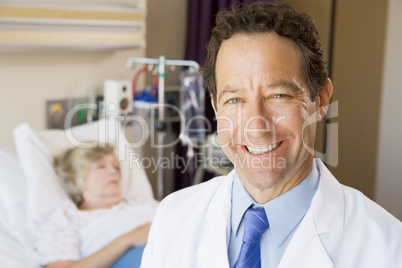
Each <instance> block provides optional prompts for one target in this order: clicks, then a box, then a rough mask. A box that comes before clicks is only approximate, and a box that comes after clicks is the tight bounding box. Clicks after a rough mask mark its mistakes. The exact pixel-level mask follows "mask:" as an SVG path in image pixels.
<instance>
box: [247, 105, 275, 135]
mask: <svg viewBox="0 0 402 268" xmlns="http://www.w3.org/2000/svg"><path fill="white" fill-rule="evenodd" d="M245 110H246V111H244V114H243V116H242V117H243V119H242V121H243V128H244V133H245V134H246V135H248V136H250V137H260V136H264V135H266V134H267V133H268V132H270V131H272V130H273V128H274V122H273V120H272V118H271V116H270V112H269V109H267V107H265V106H264V104H262V103H253V104H250V105H249V106H248V107H247V109H245Z"/></svg>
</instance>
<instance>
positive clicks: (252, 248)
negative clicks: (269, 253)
mask: <svg viewBox="0 0 402 268" xmlns="http://www.w3.org/2000/svg"><path fill="white" fill-rule="evenodd" d="M244 218H245V225H244V235H243V243H242V245H241V248H240V253H239V257H238V258H237V261H236V263H235V265H234V267H233V268H261V255H260V239H261V236H262V234H263V233H264V232H265V230H267V228H268V226H269V225H268V219H267V215H266V214H265V210H264V209H258V208H252V207H250V208H248V209H247V210H246V213H245V214H244Z"/></svg>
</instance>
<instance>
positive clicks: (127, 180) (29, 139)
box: [0, 120, 153, 268]
mask: <svg viewBox="0 0 402 268" xmlns="http://www.w3.org/2000/svg"><path fill="white" fill-rule="evenodd" d="M14 138H15V149H12V148H9V147H5V146H0V267H7V268H14V267H15V268H38V267H41V266H40V258H39V256H38V254H37V253H36V251H35V239H36V233H37V230H38V228H39V226H40V225H41V224H42V223H43V221H44V220H45V219H46V216H47V215H48V214H49V212H50V211H52V210H53V209H54V208H55V207H57V206H58V205H59V204H60V203H61V202H62V200H64V198H66V194H65V193H64V191H63V190H62V189H61V187H60V185H59V183H58V181H57V177H56V173H55V172H54V169H53V159H54V157H55V156H56V155H59V154H60V153H61V152H63V151H64V150H66V149H68V148H71V147H72V146H74V145H77V144H78V143H82V142H83V143H85V144H87V145H91V144H89V143H88V141H96V142H98V141H99V142H100V143H104V142H105V141H107V142H108V143H109V144H112V145H114V146H115V148H116V152H115V153H116V155H117V157H118V158H119V161H120V166H121V178H122V182H121V184H122V196H123V197H124V198H126V199H138V198H153V192H152V188H151V185H150V183H149V181H148V178H147V176H146V173H145V171H144V170H143V169H142V168H141V166H140V165H139V164H138V163H133V160H132V159H130V154H131V153H133V152H134V150H133V149H131V148H129V147H130V146H129V144H128V143H127V141H126V140H125V138H124V131H123V130H122V129H121V127H120V124H119V122H115V121H113V120H101V121H99V122H93V123H89V124H86V125H81V126H77V127H73V128H70V129H67V130H66V131H64V130H45V131H33V130H32V129H31V128H30V126H29V125H28V124H22V125H20V126H18V127H17V128H16V129H15V130H14ZM130 161H131V163H130Z"/></svg>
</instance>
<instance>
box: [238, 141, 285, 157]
mask: <svg viewBox="0 0 402 268" xmlns="http://www.w3.org/2000/svg"><path fill="white" fill-rule="evenodd" d="M280 144H281V142H280V141H279V142H277V143H274V144H271V145H267V146H263V147H249V146H246V147H247V150H248V151H249V152H250V153H252V154H263V153H267V152H271V151H273V150H275V149H276V148H277V147H278V146H279V145H280Z"/></svg>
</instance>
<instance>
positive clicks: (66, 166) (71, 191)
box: [55, 144, 113, 207]
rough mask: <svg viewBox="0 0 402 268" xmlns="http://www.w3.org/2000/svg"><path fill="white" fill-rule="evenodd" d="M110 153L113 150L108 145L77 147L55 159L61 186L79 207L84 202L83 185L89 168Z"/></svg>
mask: <svg viewBox="0 0 402 268" xmlns="http://www.w3.org/2000/svg"><path fill="white" fill-rule="evenodd" d="M110 153H113V148H112V147H110V146H109V145H108V144H105V145H99V146H98V147H93V148H81V147H75V148H72V149H69V150H67V151H65V152H64V153H63V154H61V155H60V156H59V157H57V158H56V159H55V169H56V173H57V175H58V176H59V178H60V182H61V185H62V187H63V188H64V190H65V191H66V193H67V195H68V196H69V197H70V198H71V199H72V201H73V202H74V204H75V205H76V206H77V207H79V206H80V205H81V203H82V201H83V197H82V185H83V181H84V177H85V175H86V172H87V169H88V166H89V165H90V164H91V163H93V162H96V161H98V160H100V159H102V158H103V157H104V156H105V155H108V154H110Z"/></svg>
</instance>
